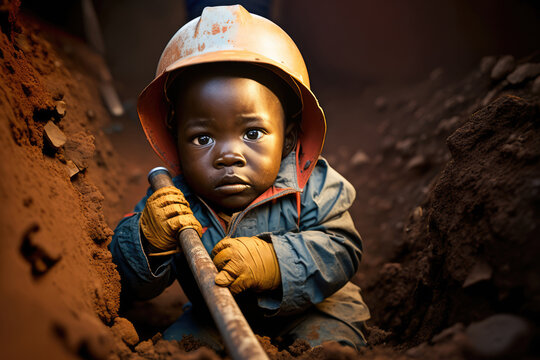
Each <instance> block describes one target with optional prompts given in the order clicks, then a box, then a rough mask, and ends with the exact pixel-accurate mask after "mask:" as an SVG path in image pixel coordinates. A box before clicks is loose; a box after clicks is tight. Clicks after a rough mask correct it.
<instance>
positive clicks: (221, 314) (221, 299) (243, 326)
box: [148, 167, 268, 360]
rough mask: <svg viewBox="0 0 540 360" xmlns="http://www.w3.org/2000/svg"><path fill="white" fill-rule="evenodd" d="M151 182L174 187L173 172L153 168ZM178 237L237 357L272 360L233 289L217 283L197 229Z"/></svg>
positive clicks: (223, 333) (200, 287)
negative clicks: (241, 309)
mask: <svg viewBox="0 0 540 360" xmlns="http://www.w3.org/2000/svg"><path fill="white" fill-rule="evenodd" d="M148 182H149V183H150V185H151V186H152V189H153V190H154V191H156V190H158V189H160V188H162V187H165V186H174V184H173V182H172V179H171V175H170V174H169V171H168V170H167V169H166V168H164V167H157V168H154V169H152V170H151V171H150V173H149V174H148ZM178 238H179V239H178V241H179V243H180V247H181V248H182V250H183V252H184V254H185V256H186V259H187V261H188V264H189V267H190V269H191V272H192V273H193V276H194V277H195V280H196V281H197V285H198V286H199V290H200V291H201V294H202V295H203V298H204V300H205V301H206V305H207V306H208V309H210V313H211V314H212V318H213V319H214V322H215V323H216V326H217V328H218V330H219V333H220V334H221V336H222V338H223V341H224V343H225V347H226V348H227V351H228V352H229V354H230V355H231V357H232V358H233V360H251V359H256V360H259V359H260V360H268V356H267V355H266V353H265V352H264V350H263V348H262V346H261V344H260V343H259V341H258V340H257V338H256V337H255V334H254V333H253V331H252V330H251V328H250V327H249V324H248V322H247V321H246V319H245V317H244V315H243V314H242V312H241V311H240V308H239V307H238V304H237V303H236V301H235V300H234V297H233V296H232V294H231V292H230V290H229V289H228V288H226V287H221V286H218V285H216V283H215V278H216V275H217V273H218V272H217V269H216V266H215V265H214V263H213V262H212V259H210V255H208V252H207V251H206V249H205V247H204V245H203V244H202V242H201V239H200V238H199V235H198V234H197V232H196V231H195V230H193V229H186V230H183V231H181V232H180V234H179V236H178Z"/></svg>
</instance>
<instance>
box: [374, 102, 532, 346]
mask: <svg viewBox="0 0 540 360" xmlns="http://www.w3.org/2000/svg"><path fill="white" fill-rule="evenodd" d="M448 146H449V148H450V151H451V153H452V160H451V161H450V162H449V163H448V165H447V166H446V167H445V169H444V170H443V172H442V174H441V176H440V178H439V179H438V181H437V182H436V183H435V184H434V186H433V189H432V190H431V192H430V195H429V198H428V200H427V201H426V202H424V203H423V204H422V205H421V207H418V208H417V210H416V211H415V212H414V214H413V215H412V216H411V219H410V222H409V223H408V224H407V231H406V236H405V241H406V243H405V245H404V247H403V248H402V249H401V252H402V254H403V255H402V256H399V257H397V258H396V259H395V262H394V263H388V264H386V265H385V266H384V267H383V269H382V271H381V275H380V278H379V279H378V281H377V283H378V286H376V287H373V289H372V293H371V295H370V296H372V297H375V298H378V299H381V300H382V301H379V303H378V306H376V307H375V308H374V310H375V312H376V314H375V316H376V317H377V318H378V319H380V321H381V322H380V324H381V326H383V327H384V328H391V329H392V330H393V332H394V333H395V334H396V335H397V336H398V337H399V338H400V339H401V340H404V339H407V338H409V339H410V338H414V340H415V341H418V342H420V341H426V340H429V339H431V337H432V336H433V335H434V334H436V333H438V332H440V331H442V330H443V329H444V328H446V327H448V326H450V325H452V324H454V323H457V322H462V323H470V322H471V321H478V320H481V319H484V318H486V317H488V316H490V315H492V314H495V313H500V312H506V313H514V314H519V315H521V316H524V317H526V318H529V319H531V320H533V321H537V320H538V315H539V314H540V312H539V311H540V307H539V306H538V302H537V301H538V295H539V294H540V292H539V290H540V288H539V286H538V278H537V274H538V273H540V272H539V270H540V267H539V265H538V262H537V261H536V258H537V255H538V251H539V245H538V243H537V239H538V238H539V235H540V229H539V227H538V219H539V217H540V208H539V206H538V205H539V203H540V191H539V186H540V183H539V179H540V164H539V163H540V107H539V104H538V103H532V102H528V101H525V100H523V99H520V98H517V97H511V96H505V97H502V98H500V99H498V100H497V101H495V102H494V103H492V104H490V105H489V106H487V107H485V108H483V109H482V110H480V111H478V112H476V113H475V114H473V115H472V116H471V118H470V120H469V121H468V122H467V123H466V124H465V125H464V126H463V127H461V128H459V129H458V130H457V131H456V132H454V133H453V134H452V135H451V136H450V137H449V138H448ZM385 294H392V295H391V296H389V297H388V296H386V297H385ZM384 299H386V300H384Z"/></svg>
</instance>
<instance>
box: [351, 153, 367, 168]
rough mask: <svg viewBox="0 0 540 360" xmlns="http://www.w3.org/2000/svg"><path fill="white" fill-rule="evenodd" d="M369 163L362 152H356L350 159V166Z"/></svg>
mask: <svg viewBox="0 0 540 360" xmlns="http://www.w3.org/2000/svg"><path fill="white" fill-rule="evenodd" d="M367 163H369V156H367V154H366V153H365V152H363V151H357V152H356V153H355V154H354V155H353V157H352V158H351V165H352V166H360V165H364V164H367Z"/></svg>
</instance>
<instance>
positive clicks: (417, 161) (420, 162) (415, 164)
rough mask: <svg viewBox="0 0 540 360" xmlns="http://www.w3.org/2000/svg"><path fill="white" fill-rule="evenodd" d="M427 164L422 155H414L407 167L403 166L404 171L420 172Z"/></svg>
mask: <svg viewBox="0 0 540 360" xmlns="http://www.w3.org/2000/svg"><path fill="white" fill-rule="evenodd" d="M428 165H429V162H428V160H427V159H426V157H425V156H424V155H416V156H415V157H413V158H412V159H411V160H409V162H408V163H407V165H405V169H406V170H422V169H424V168H426V167H428Z"/></svg>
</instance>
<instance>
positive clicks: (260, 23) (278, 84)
mask: <svg viewBox="0 0 540 360" xmlns="http://www.w3.org/2000/svg"><path fill="white" fill-rule="evenodd" d="M138 111H139V115H140V118H141V123H142V126H143V128H144V130H145V133H146V136H147V138H148V140H149V142H150V143H151V144H152V146H153V148H154V150H155V151H156V152H157V153H158V155H160V157H161V158H162V159H163V160H164V161H165V162H166V163H167V164H168V166H169V167H170V168H171V169H172V170H173V171H174V172H175V173H176V174H178V175H177V176H176V177H175V178H174V179H173V182H174V184H175V187H167V188H163V189H160V190H158V191H156V192H155V193H152V191H151V190H149V191H148V194H147V196H146V197H144V198H143V199H142V200H141V201H140V202H139V204H137V206H136V207H135V212H134V213H133V214H130V215H128V216H126V217H125V218H124V219H123V220H122V221H121V222H120V223H119V224H118V226H117V228H116V231H115V235H114V237H113V241H112V242H111V244H110V250H111V252H112V254H113V259H114V261H115V263H116V264H117V265H118V270H119V272H120V274H121V277H122V292H123V296H124V297H128V298H134V299H148V298H152V297H154V296H157V295H158V294H160V293H161V292H162V291H163V290H164V289H165V288H166V287H167V286H169V285H170V284H171V283H172V282H173V281H174V280H175V279H177V280H179V281H180V283H181V285H182V288H183V289H184V291H185V292H186V295H187V296H188V297H189V299H190V304H188V305H187V306H185V307H184V310H185V311H184V313H183V314H182V316H181V317H180V318H179V319H178V320H177V321H176V322H175V323H174V324H173V325H172V326H171V327H169V328H168V329H167V330H166V331H165V333H164V337H165V338H166V339H177V340H180V339H181V338H182V336H184V335H190V334H191V335H193V336H194V337H195V338H196V339H198V340H200V341H202V342H205V343H207V344H208V345H210V346H212V347H214V348H216V349H220V348H221V345H220V342H219V335H218V334H217V332H216V330H215V327H214V325H213V323H212V320H211V319H210V318H209V316H208V311H207V309H206V308H205V304H204V301H203V299H202V298H201V296H200V293H199V292H198V290H197V286H196V284H195V283H194V279H193V277H192V275H191V272H190V270H189V268H188V266H187V262H186V260H185V258H184V257H183V255H182V254H181V253H177V251H176V250H175V249H176V248H177V236H178V233H179V232H180V231H181V230H183V229H185V228H193V229H195V230H196V231H197V232H198V233H199V235H201V239H202V242H203V244H204V246H205V248H206V250H207V251H208V252H209V253H211V255H212V257H213V261H214V263H215V264H216V266H217V268H218V270H219V274H218V275H217V276H216V279H215V281H216V284H218V285H220V286H226V287H229V289H230V290H231V292H232V293H233V294H235V296H236V299H237V301H238V303H239V305H240V307H241V309H242V311H243V312H244V315H245V316H246V318H247V320H248V322H249V323H250V325H251V326H252V328H253V330H254V331H255V333H257V334H259V335H267V336H271V337H278V336H279V337H281V339H283V341H289V342H292V341H294V340H295V339H297V338H302V339H305V340H307V341H308V342H309V343H310V344H311V345H312V346H316V345H319V344H321V343H322V342H324V341H328V340H335V341H338V342H340V343H342V344H344V345H349V346H352V347H354V348H359V347H361V346H363V345H365V339H364V337H363V334H362V328H363V326H364V325H363V324H364V321H365V320H367V319H368V318H369V311H368V309H367V307H366V305H365V304H364V302H363V300H362V298H361V296H360V289H359V288H358V287H357V286H356V285H354V284H352V283H350V282H349V280H350V279H351V278H352V277H353V276H354V274H355V272H356V270H357V268H358V264H359V262H360V258H361V251H362V246H361V239H360V236H359V235H358V233H357V231H356V229H355V228H354V224H353V222H352V219H351V217H350V215H349V213H348V209H349V207H350V206H351V204H352V201H353V199H354V196H355V193H354V189H353V187H352V186H351V185H350V184H349V183H348V182H347V181H346V180H345V179H344V178H343V177H342V176H341V175H339V174H338V173H337V172H336V171H335V170H333V169H332V168H331V167H330V166H329V165H328V163H327V162H326V161H325V160H324V159H323V158H321V157H320V152H321V149H322V145H323V142H324V135H325V131H326V123H325V119H324V114H323V112H322V109H321V108H320V107H319V105H318V102H317V100H316V98H315V96H314V95H313V93H312V92H311V91H310V89H309V80H308V74H307V70H306V68H305V64H304V61H303V59H302V56H301V54H300V52H299V51H298V49H297V47H296V45H295V44H294V43H293V42H292V40H291V39H290V38H289V37H288V36H287V34H285V33H284V32H283V30H281V29H280V28H279V27H278V26H277V25H275V24H273V23H272V22H270V21H268V20H266V19H264V18H262V17H259V16H256V15H252V14H249V13H248V12H247V11H246V10H245V9H244V8H243V7H241V6H239V5H235V6H223V7H213V8H206V9H205V10H204V11H203V13H202V15H201V17H200V18H197V19H194V20H193V21H191V22H189V23H188V24H186V25H185V26H184V27H182V28H181V29H180V30H179V31H178V32H177V33H176V34H175V35H174V36H173V38H172V39H171V41H170V42H169V44H168V45H167V46H166V48H165V50H164V52H163V54H162V56H161V59H160V62H159V65H158V70H157V77H156V78H155V79H154V81H152V83H151V84H150V85H149V86H148V87H147V88H146V89H145V90H144V91H143V92H142V93H141V95H140V96H139V102H138Z"/></svg>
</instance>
